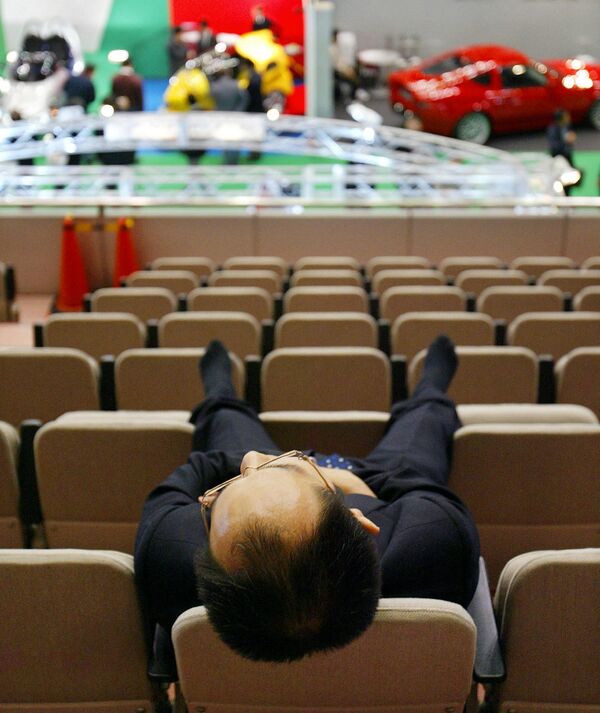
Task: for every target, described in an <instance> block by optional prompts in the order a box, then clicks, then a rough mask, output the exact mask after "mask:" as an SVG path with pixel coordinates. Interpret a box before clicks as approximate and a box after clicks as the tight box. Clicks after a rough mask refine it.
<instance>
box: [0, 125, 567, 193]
mask: <svg viewBox="0 0 600 713" xmlns="http://www.w3.org/2000/svg"><path fill="white" fill-rule="evenodd" d="M214 149H221V150H223V151H228V152H237V151H250V152H260V153H269V154H279V155H280V157H279V158H278V161H277V164H276V165H262V164H256V165H252V164H242V165H234V166H208V165H202V166H197V165H189V166H164V165H160V166H134V165H129V166H128V165H125V166H123V165H110V166H106V165H104V166H98V165H87V164H85V159H84V163H83V165H79V166H70V165H65V164H66V163H67V161H68V157H69V156H72V155H76V154H79V155H83V156H86V155H87V156H89V155H93V154H106V153H112V154H114V155H117V154H118V153H120V152H130V151H136V150H154V151H184V152H185V151H205V150H214ZM299 156H301V157H305V158H304V159H303V164H300V165H299V161H298V158H297V157H299ZM284 157H288V159H289V160H288V161H287V162H286V160H285V158H284ZM33 158H43V159H45V165H37V166H24V165H19V163H18V161H19V160H22V159H33ZM311 158H313V159H314V162H311V161H310V159H311ZM0 163H2V164H3V165H2V171H1V175H0V205H20V206H23V205H58V206H99V207H102V206H140V207H141V206H195V205H198V206H232V207H235V206H263V205H264V206H315V207H319V206H323V207H325V206H342V207H344V206H346V207H350V206H359V207H360V206H365V207H367V206H370V207H405V206H406V207H411V206H416V207H418V206H424V207H426V206H436V205H452V206H461V205H468V206H471V205H482V206H486V205H494V206H501V205H510V206H519V205H522V206H530V205H535V206H540V205H550V204H552V202H553V201H554V200H555V199H556V197H557V196H560V195H561V194H562V189H561V187H560V184H558V185H557V180H558V179H559V178H560V174H561V172H562V171H564V166H561V165H560V164H557V163H556V162H555V160H554V159H550V158H549V157H547V156H545V155H543V154H520V155H513V154H509V153H506V152H504V151H498V150H495V149H491V148H488V147H483V146H479V145H476V144H470V143H466V142H462V141H457V140H455V139H449V138H445V137H441V136H435V135H432V134H426V133H422V132H416V131H410V130H406V129H397V128H391V127H385V126H376V125H366V124H358V123H355V122H351V121H338V120H328V119H309V118H304V117H295V116H278V117H276V118H274V119H272V118H269V117H268V116H267V115H263V114H241V113H234V114H229V113H219V112H189V113H186V114H179V113H170V112H157V113H150V112H142V113H121V114H115V115H113V116H112V117H108V118H104V117H101V116H85V117H82V118H80V119H75V120H69V121H65V120H62V121H48V122H38V123H36V122H15V123H13V124H11V125H8V126H1V127H0Z"/></svg>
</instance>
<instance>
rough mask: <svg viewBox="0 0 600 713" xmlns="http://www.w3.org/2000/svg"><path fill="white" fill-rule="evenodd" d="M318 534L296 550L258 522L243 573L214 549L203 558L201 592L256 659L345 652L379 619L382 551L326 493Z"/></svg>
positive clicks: (211, 612)
mask: <svg viewBox="0 0 600 713" xmlns="http://www.w3.org/2000/svg"><path fill="white" fill-rule="evenodd" d="M319 494H320V497H321V501H322V508H321V513H320V517H319V520H318V523H317V526H316V529H315V532H314V533H313V534H312V535H311V536H307V537H304V538H303V539H302V540H301V541H300V542H298V543H294V544H293V545H290V544H289V543H288V542H286V541H285V540H284V539H283V538H282V536H281V533H280V531H279V530H278V529H277V527H275V526H269V525H265V523H261V522H259V521H255V522H253V523H251V524H250V525H249V527H248V528H247V530H246V531H245V532H244V536H243V538H242V539H241V541H240V544H239V547H240V548H241V549H242V552H243V553H244V554H243V556H244V560H245V561H244V568H243V569H242V570H240V571H236V572H233V573H229V572H227V571H225V569H224V568H223V567H221V565H220V564H219V563H218V562H217V561H216V559H215V557H214V556H213V554H212V552H211V551H210V548H209V547H207V548H204V549H201V550H199V551H198V552H197V554H196V561H195V567H196V576H197V586H198V594H199V596H200V600H201V601H202V602H203V603H204V605H205V607H206V609H207V611H208V617H209V619H210V622H211V623H212V625H213V626H214V628H215V629H216V631H217V633H218V635H219V636H220V638H221V639H222V640H223V641H224V642H225V643H226V644H227V645H228V646H230V647H231V648H232V649H234V650H235V651H237V652H238V653H239V654H241V655H242V656H244V657H246V658H249V659H253V660H255V661H294V660H296V659H300V658H302V657H303V656H305V655H307V654H311V653H314V652H317V651H326V650H329V649H335V648H339V647H341V646H345V645H346V644H348V643H350V641H352V640H353V639H355V638H356V637H357V636H359V635H360V634H362V632H363V631H365V629H367V628H368V626H369V625H370V624H371V622H372V621H373V617H374V616H375V610H376V609H377V602H378V601H379V594H380V570H379V561H378V556H377V552H376V549H375V545H374V543H373V540H372V539H371V537H370V536H369V535H368V534H367V533H366V532H365V531H364V529H363V528H362V527H361V525H360V524H359V523H358V521H357V520H356V518H355V517H354V516H353V515H352V514H351V513H350V511H349V510H348V509H347V508H346V507H345V506H344V504H343V502H342V501H341V500H339V499H338V498H337V497H334V496H332V495H331V494H330V493H327V492H322V494H321V493H319Z"/></svg>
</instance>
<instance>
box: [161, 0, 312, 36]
mask: <svg viewBox="0 0 600 713" xmlns="http://www.w3.org/2000/svg"><path fill="white" fill-rule="evenodd" d="M170 2H171V22H172V23H173V25H179V24H180V23H182V22H197V21H198V20H200V19H201V18H206V19H207V20H208V23H209V24H210V26H211V27H212V28H213V30H214V31H215V32H235V33H237V34H243V33H244V32H250V30H251V29H252V19H251V15H250V10H251V9H252V8H253V7H254V6H255V5H256V4H258V2H257V0H170ZM260 4H262V6H263V8H264V12H265V15H267V17H269V19H271V20H272V21H273V25H274V29H275V31H276V33H277V35H278V37H279V40H280V42H281V43H282V44H286V43H288V42H298V43H299V44H304V19H303V13H302V0H266V2H263V3H260Z"/></svg>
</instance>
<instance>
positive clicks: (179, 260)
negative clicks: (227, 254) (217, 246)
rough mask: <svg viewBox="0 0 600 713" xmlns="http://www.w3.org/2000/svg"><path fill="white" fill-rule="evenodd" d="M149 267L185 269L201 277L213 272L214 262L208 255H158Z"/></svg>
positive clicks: (154, 268) (155, 268)
mask: <svg viewBox="0 0 600 713" xmlns="http://www.w3.org/2000/svg"><path fill="white" fill-rule="evenodd" d="M151 267H152V269H153V270H186V271H187V272H193V273H194V275H196V277H198V278H202V277H208V276H209V275H210V274H211V272H214V270H215V263H214V262H213V261H212V260H211V259H210V258H208V257H158V258H156V260H153V261H152V263H151Z"/></svg>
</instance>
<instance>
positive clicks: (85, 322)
mask: <svg viewBox="0 0 600 713" xmlns="http://www.w3.org/2000/svg"><path fill="white" fill-rule="evenodd" d="M42 330H43V339H44V346H46V347H73V348H74V349H80V350H81V351H82V352H85V353H86V354H89V355H90V356H91V357H93V358H94V359H100V357H101V356H104V355H105V354H113V355H117V354H120V353H121V352H122V351H125V349H139V348H141V347H144V346H146V325H145V324H144V323H143V322H141V321H140V319H138V317H136V316H135V315H133V314H128V313H126V312H97V313H90V312H83V313H73V314H53V315H50V317H48V318H47V319H46V321H45V322H44V323H43V326H42Z"/></svg>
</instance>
